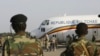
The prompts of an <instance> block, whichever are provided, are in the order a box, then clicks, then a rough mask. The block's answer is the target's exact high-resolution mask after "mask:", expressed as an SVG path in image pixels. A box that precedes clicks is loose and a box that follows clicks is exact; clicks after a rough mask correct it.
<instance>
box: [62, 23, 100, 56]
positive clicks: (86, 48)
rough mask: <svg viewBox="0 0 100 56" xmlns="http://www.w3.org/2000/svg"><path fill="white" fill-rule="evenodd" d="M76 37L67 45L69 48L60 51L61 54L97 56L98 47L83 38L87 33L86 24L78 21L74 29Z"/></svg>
mask: <svg viewBox="0 0 100 56" xmlns="http://www.w3.org/2000/svg"><path fill="white" fill-rule="evenodd" d="M75 32H76V34H77V35H78V39H77V41H75V42H72V43H71V45H69V48H68V49H67V50H65V51H64V52H63V53H61V56H99V55H100V51H99V48H98V47H97V46H96V45H95V44H94V43H92V42H90V41H88V40H86V39H85V35H86V34H87V33H88V26H87V24H85V23H79V24H78V25H77V27H76V30H75Z"/></svg>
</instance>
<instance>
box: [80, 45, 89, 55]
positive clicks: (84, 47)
mask: <svg viewBox="0 0 100 56" xmlns="http://www.w3.org/2000/svg"><path fill="white" fill-rule="evenodd" d="M81 45H82V47H83V49H84V50H85V52H86V56H90V55H89V53H88V50H87V48H86V46H85V44H84V43H81Z"/></svg>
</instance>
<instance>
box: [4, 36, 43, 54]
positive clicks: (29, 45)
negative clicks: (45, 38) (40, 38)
mask: <svg viewBox="0 0 100 56" xmlns="http://www.w3.org/2000/svg"><path fill="white" fill-rule="evenodd" d="M3 49H4V52H3V56H40V55H43V50H42V48H41V46H40V44H39V42H37V41H36V40H35V39H31V38H30V37H28V36H27V35H23V36H20V35H15V36H14V37H12V38H7V40H6V41H5V45H4V48H3Z"/></svg>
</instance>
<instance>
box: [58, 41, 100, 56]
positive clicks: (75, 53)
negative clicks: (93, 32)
mask: <svg viewBox="0 0 100 56" xmlns="http://www.w3.org/2000/svg"><path fill="white" fill-rule="evenodd" d="M99 55H100V49H98V47H97V46H96V45H95V44H93V43H92V42H88V41H83V40H82V41H79V42H72V43H71V44H70V45H68V46H67V48H66V50H65V51H64V52H62V53H61V55H60V56H99Z"/></svg>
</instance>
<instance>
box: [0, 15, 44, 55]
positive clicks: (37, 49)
mask: <svg viewBox="0 0 100 56" xmlns="http://www.w3.org/2000/svg"><path fill="white" fill-rule="evenodd" d="M26 21H27V17H26V16H25V15H23V14H17V15H14V16H13V17H12V18H11V20H10V22H11V26H12V28H13V30H14V31H15V35H14V36H11V38H6V41H5V43H4V45H3V53H2V56H39V55H43V50H42V48H41V46H40V45H39V44H38V43H36V41H35V39H31V37H30V36H28V34H26V32H25V29H26Z"/></svg>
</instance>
